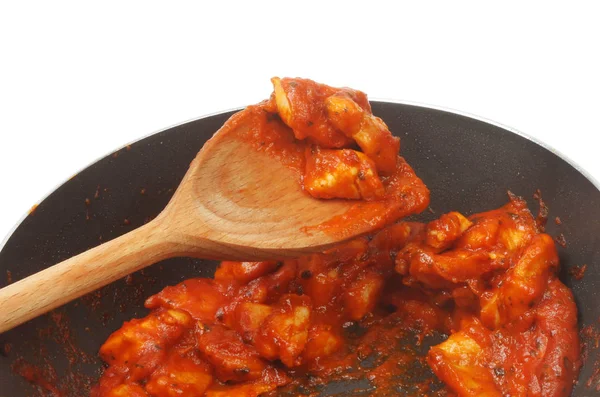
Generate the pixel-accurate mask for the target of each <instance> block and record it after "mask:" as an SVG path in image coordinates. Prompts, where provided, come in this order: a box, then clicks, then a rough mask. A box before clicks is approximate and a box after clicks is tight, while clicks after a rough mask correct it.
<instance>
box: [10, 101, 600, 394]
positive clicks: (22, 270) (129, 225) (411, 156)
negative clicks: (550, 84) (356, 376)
mask: <svg viewBox="0 0 600 397" xmlns="http://www.w3.org/2000/svg"><path fill="white" fill-rule="evenodd" d="M373 112H374V113H375V114H376V115H377V116H379V117H382V118H383V119H384V120H385V122H386V123H387V124H388V126H389V127H390V130H391V131H393V132H394V133H396V134H398V135H399V136H400V137H401V138H402V148H401V154H402V155H403V156H404V157H405V158H406V159H407V160H408V162H409V163H410V164H411V165H412V166H413V167H414V169H415V170H416V171H417V174H418V175H419V176H420V177H421V178H422V179H423V180H424V181H425V183H426V184H427V185H428V186H429V188H430V189H431V192H432V194H431V208H432V209H433V210H434V211H435V214H430V213H425V214H422V215H421V216H420V217H419V218H420V219H422V220H428V219H431V218H433V217H435V216H438V215H440V214H442V213H444V212H447V211H450V210H458V211H461V212H463V213H466V214H470V213H473V212H478V211H484V210H488V209H492V208H496V207H498V206H500V205H502V204H504V203H505V202H506V200H507V197H506V190H507V189H510V190H512V191H513V192H514V193H516V194H518V195H521V196H523V197H526V198H528V199H529V202H530V207H531V208H532V210H534V211H535V210H537V208H536V206H535V202H534V200H533V199H531V197H532V194H533V192H534V191H535V190H536V189H538V188H539V189H541V191H542V193H543V197H544V199H545V201H546V202H547V204H548V205H549V207H550V221H549V223H548V228H547V231H548V232H549V233H550V234H551V235H555V236H556V235H558V234H559V233H563V234H564V237H565V239H566V242H567V247H566V248H559V251H560V256H561V261H562V266H563V267H562V269H563V270H562V279H563V281H564V282H565V283H566V284H567V285H568V286H569V287H571V288H572V289H573V292H574V294H575V298H576V301H577V305H578V307H579V313H580V324H581V326H582V327H585V326H589V325H592V326H596V325H598V318H599V317H600V296H599V291H600V263H598V262H600V253H599V252H597V250H596V247H597V246H600V191H598V189H597V187H596V186H594V183H592V182H591V181H590V180H589V179H587V178H586V177H585V176H584V175H582V173H581V172H580V171H578V170H577V169H576V168H575V167H573V166H572V165H571V164H570V163H569V162H568V161H566V160H565V159H563V158H561V157H559V156H558V155H556V154H554V153H552V152H551V151H549V150H548V149H546V148H544V147H542V146H540V145H539V144H537V143H535V142H533V141H531V140H530V139H528V138H526V137H523V136H520V135H517V134H515V133H513V132H511V131H508V130H506V129H504V128H502V127H500V126H497V125H493V124H490V123H487V122H484V121H480V120H477V119H473V118H470V117H467V116H464V115H459V114H455V113H451V112H447V111H441V110H436V109H431V108H425V107H420V106H413V105H406V104H395V103H385V102H375V103H373ZM230 115H231V112H228V113H223V114H219V115H215V116H210V117H206V118H202V119H199V120H195V121H191V122H188V123H185V124H182V125H179V126H177V127H173V128H170V129H168V130H165V131H162V132H159V133H157V134H154V135H152V136H150V137H147V138H144V139H142V140H140V141H139V142H136V143H135V144H133V145H131V147H130V148H123V149H121V150H119V151H117V152H116V153H114V154H113V155H110V156H107V157H105V158H104V159H102V160H100V161H98V162H97V163H95V164H93V165H91V166H90V167H88V168H87V169H85V170H84V171H82V172H80V173H79V174H78V175H76V176H75V177H73V178H71V179H70V180H69V181H68V182H66V183H65V184H63V185H62V186H61V187H59V188H58V189H57V190H56V191H55V192H53V193H52V194H51V195H50V196H48V197H47V198H46V199H45V200H44V201H43V202H42V203H40V205H39V207H38V208H37V209H36V210H35V212H33V213H32V214H31V215H29V216H27V217H26V218H25V219H24V220H23V222H22V223H21V224H20V225H19V226H18V227H17V228H16V230H15V231H14V233H13V234H12V235H11V236H10V238H8V240H7V241H6V244H5V245H4V247H3V248H2V251H1V252H0V287H3V286H5V285H6V284H7V282H8V280H7V276H6V274H7V271H10V273H11V276H12V280H13V281H16V280H19V279H21V278H23V277H26V276H28V275H30V274H32V273H35V272H37V271H39V270H42V269H44V268H45V267H48V266H50V265H53V264H55V263H58V262H60V261H62V260H64V259H67V258H69V257H71V256H73V255H75V254H78V253H80V252H82V251H85V250H87V249H89V248H91V247H94V246H96V245H98V244H99V243H100V242H101V241H106V240H109V239H113V238H115V237H117V236H119V235H121V234H123V233H125V232H127V231H129V230H131V229H133V228H135V227H137V226H140V225H142V224H143V223H144V222H146V221H147V220H148V219H149V218H152V217H153V216H156V215H157V214H158V213H159V212H160V211H161V210H162V208H163V207H164V206H165V205H166V204H167V202H168V200H169V198H170V197H171V195H172V194H173V191H174V189H175V188H176V187H177V185H178V184H179V182H180V180H181V178H182V177H183V175H184V173H185V171H186V170H187V167H188V165H189V163H190V161H191V160H192V158H194V156H195V155H196V153H197V152H198V150H199V149H200V148H201V147H202V145H203V144H204V142H205V141H206V140H207V139H208V138H210V136H211V135H212V134H213V133H214V132H215V131H216V130H217V129H218V128H219V127H220V126H221V125H222V124H223V123H224V122H225V120H227V118H228V117H229V116H230ZM83 128H84V129H85V126H83ZM142 191H143V193H144V194H142ZM4 194H10V193H9V192H5V193H4ZM86 199H89V201H90V204H89V205H87V204H86ZM556 216H558V217H560V219H561V220H562V224H561V225H556V224H555V222H554V218H555V217H556ZM583 264H587V265H588V266H587V271H586V273H585V276H584V278H583V279H582V280H580V281H577V280H575V279H573V277H571V276H570V275H569V274H568V269H569V268H570V267H572V266H576V265H583ZM215 265H216V263H215V262H211V261H202V260H194V259H187V258H181V259H173V260H168V261H164V262H161V263H158V264H155V265H154V266H151V267H150V268H148V269H146V270H144V271H140V272H137V273H135V274H134V275H133V277H132V278H130V279H128V280H121V281H118V282H115V283H113V284H111V285H109V286H107V287H105V288H104V289H102V290H101V291H100V292H99V293H96V294H91V295H89V296H86V297H84V298H82V299H79V300H77V301H75V302H72V303H70V304H68V305H66V306H64V307H63V308H60V309H58V310H56V311H55V312H54V313H53V314H49V315H45V316H42V317H39V318H36V319H34V320H32V321H30V322H28V323H26V324H24V325H21V326H20V327H18V328H16V329H13V330H12V331H9V332H7V333H4V334H2V335H0V397H18V396H29V395H44V394H43V393H37V394H36V388H34V387H33V386H31V385H30V384H29V383H28V382H27V381H25V380H24V379H23V378H22V377H21V376H18V375H15V374H14V371H13V369H16V370H17V371H21V372H26V371H27V369H28V367H27V366H24V363H25V362H28V363H32V364H35V365H37V366H39V368H41V373H36V372H30V373H29V375H30V376H33V377H36V376H37V377H40V376H42V377H50V378H53V377H55V378H56V379H57V380H56V383H58V385H59V386H60V387H61V388H62V389H63V390H67V391H68V393H67V394H68V395H72V396H83V395H86V394H87V391H88V390H89V387H90V385H91V384H93V382H95V381H96V379H97V378H98V376H99V374H100V372H101V369H102V363H101V362H100V360H99V359H98V357H97V352H98V348H99V347H100V345H101V344H102V342H104V340H105V339H106V338H107V337H108V336H109V334H110V333H111V332H113V331H114V330H116V329H117V328H119V327H120V326H121V324H122V322H123V321H125V320H128V319H130V318H132V317H140V316H144V315H145V314H146V313H147V310H146V309H144V307H143V302H144V299H145V298H146V297H148V296H149V295H151V294H154V293H156V292H158V291H160V290H161V289H162V288H164V287H165V286H167V285H171V284H175V283H178V282H179V281H181V280H183V279H186V278H190V277H199V276H211V275H212V274H213V272H214V269H215ZM23 304H27V303H26V302H24V303H23ZM0 315H1V307H0ZM596 359H597V352H596V351H594V350H593V349H592V350H590V352H589V357H588V359H587V361H586V362H585V364H584V366H583V369H582V372H581V376H580V379H579V382H578V384H577V386H576V388H575V392H574V395H575V396H590V395H595V394H598V392H594V391H593V388H594V387H595V386H596V383H594V382H592V386H591V388H590V387H587V386H586V385H585V383H586V381H587V380H588V379H589V378H590V376H591V375H592V372H593V370H594V361H595V360H596ZM47 364H51V366H52V368H54V369H55V373H54V374H53V371H52V370H50V368H49V367H48V365H47ZM593 381H594V380H593ZM595 381H596V382H597V381H598V380H595ZM354 387H355V385H347V384H343V383H342V384H337V385H335V386H334V387H333V388H329V389H327V390H329V392H327V393H324V394H328V393H332V392H333V391H334V389H335V391H336V392H339V391H343V390H344V389H345V390H351V389H354Z"/></svg>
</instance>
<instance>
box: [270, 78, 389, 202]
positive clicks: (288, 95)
mask: <svg viewBox="0 0 600 397" xmlns="http://www.w3.org/2000/svg"><path fill="white" fill-rule="evenodd" d="M271 81H272V83H273V88H274V90H273V95H272V97H271V104H270V107H271V108H272V109H274V110H275V111H276V112H277V114H278V115H279V117H280V118H281V120H282V121H283V122H284V123H285V124H286V125H287V126H288V127H289V128H291V129H292V131H293V133H294V136H295V137H296V139H298V140H300V141H302V142H304V143H305V144H306V145H307V146H308V148H307V150H306V170H305V172H304V189H305V190H306V191H307V192H308V193H309V194H310V195H312V196H313V197H316V198H321V199H331V198H345V199H363V200H378V199H381V198H382V197H383V196H384V195H385V192H386V185H387V179H388V178H387V177H390V176H393V175H394V174H396V173H397V171H398V170H397V168H398V167H397V165H398V152H399V150H400V139H399V138H397V137H395V136H393V135H392V133H391V132H390V131H389V129H388V127H387V125H386V124H385V123H384V122H383V120H381V119H380V118H378V117H375V116H374V115H373V114H372V113H371V106H370V104H369V101H368V100H367V96H366V95H365V94H364V93H363V92H360V91H357V90H353V89H350V88H334V87H330V86H327V85H325V84H318V83H315V82H314V81H312V80H307V79H299V78H295V79H291V78H283V79H280V78H278V77H274V78H273V79H272V80H271ZM355 145H357V146H358V147H359V148H360V151H358V150H355V149H354V147H355Z"/></svg>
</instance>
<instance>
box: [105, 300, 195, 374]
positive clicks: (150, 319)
mask: <svg viewBox="0 0 600 397" xmlns="http://www.w3.org/2000/svg"><path fill="white" fill-rule="evenodd" d="M192 323H193V321H192V318H191V317H190V316H189V314H187V313H186V312H183V311H180V310H165V309H162V310H159V311H155V312H152V313H151V314H149V315H148V316H146V317H144V318H142V319H134V320H131V321H128V322H125V323H124V324H123V326H122V327H121V328H120V329H119V330H117V331H115V332H113V334H112V335H111V336H109V337H108V339H107V340H106V342H104V344H103V345H102V347H101V348H100V356H101V357H102V359H103V360H104V361H105V362H107V363H108V364H109V365H115V366H116V365H119V366H124V367H126V368H128V371H129V379H130V380H132V381H136V380H139V379H142V378H144V377H145V376H147V375H149V374H150V373H152V371H154V369H155V368H156V367H157V366H158V365H159V364H160V362H161V361H162V360H164V357H165V351H166V348H167V347H169V346H171V345H172V344H173V343H175V342H176V341H177V340H178V339H179V338H180V337H181V335H182V334H183V332H184V331H185V330H186V329H189V328H190V327H192V325H193V324H192Z"/></svg>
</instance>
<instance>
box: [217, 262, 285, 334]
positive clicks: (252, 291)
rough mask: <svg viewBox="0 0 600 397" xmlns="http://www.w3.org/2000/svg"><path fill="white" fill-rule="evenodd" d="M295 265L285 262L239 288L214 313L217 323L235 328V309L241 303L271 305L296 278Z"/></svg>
mask: <svg viewBox="0 0 600 397" xmlns="http://www.w3.org/2000/svg"><path fill="white" fill-rule="evenodd" d="M296 273H297V263H296V261H295V260H287V261H285V262H283V264H282V265H281V266H280V267H279V269H277V270H276V271H274V272H272V273H269V274H267V275H265V276H262V277H259V278H257V279H254V280H252V281H250V282H249V283H248V284H246V285H244V286H242V287H241V288H239V289H238V290H237V291H236V292H235V293H233V297H232V299H231V301H230V302H229V304H227V305H226V306H224V307H222V308H221V309H219V310H218V312H217V313H216V317H217V318H218V319H219V321H220V322H221V323H222V324H224V325H226V326H227V327H229V328H236V308H237V306H238V305H239V304H241V303H242V302H251V303H261V304H271V303H273V302H277V301H278V300H279V298H280V297H281V295H283V294H285V293H287V290H288V287H289V284H290V282H291V281H292V280H294V279H295V278H296Z"/></svg>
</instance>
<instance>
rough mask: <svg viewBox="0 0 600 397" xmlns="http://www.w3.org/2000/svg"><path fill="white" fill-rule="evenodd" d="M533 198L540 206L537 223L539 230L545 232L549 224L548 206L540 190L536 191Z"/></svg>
mask: <svg viewBox="0 0 600 397" xmlns="http://www.w3.org/2000/svg"><path fill="white" fill-rule="evenodd" d="M533 198H534V199H535V200H536V201H537V202H538V205H539V210H538V214H537V216H536V218H535V223H536V225H537V227H538V229H539V230H540V231H541V232H543V231H544V230H545V229H546V223H548V212H549V211H548V206H547V205H546V203H545V202H544V199H543V198H542V191H541V190H540V189H536V191H535V193H533Z"/></svg>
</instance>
